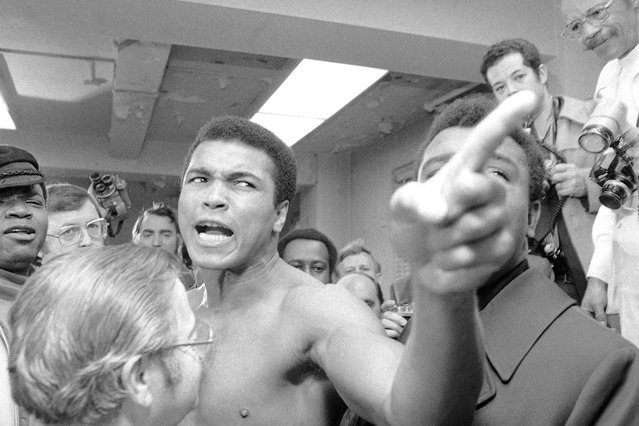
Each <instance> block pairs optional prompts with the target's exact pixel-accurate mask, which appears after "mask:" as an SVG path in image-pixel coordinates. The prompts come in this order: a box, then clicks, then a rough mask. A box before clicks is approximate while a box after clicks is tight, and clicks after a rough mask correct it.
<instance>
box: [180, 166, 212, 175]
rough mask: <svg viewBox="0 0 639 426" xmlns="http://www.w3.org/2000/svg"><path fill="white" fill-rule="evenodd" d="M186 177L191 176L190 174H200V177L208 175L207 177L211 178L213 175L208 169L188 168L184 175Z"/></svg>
mask: <svg viewBox="0 0 639 426" xmlns="http://www.w3.org/2000/svg"><path fill="white" fill-rule="evenodd" d="M184 174H185V175H189V174H198V175H206V176H210V175H211V173H210V172H209V170H208V169H207V168H206V167H192V168H188V169H186V173H184Z"/></svg>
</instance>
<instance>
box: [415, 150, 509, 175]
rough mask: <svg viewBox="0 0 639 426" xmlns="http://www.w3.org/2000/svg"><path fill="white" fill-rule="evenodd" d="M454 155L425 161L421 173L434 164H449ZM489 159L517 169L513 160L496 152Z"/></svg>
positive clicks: (444, 155) (437, 156)
mask: <svg viewBox="0 0 639 426" xmlns="http://www.w3.org/2000/svg"><path fill="white" fill-rule="evenodd" d="M453 155H454V154H452V153H448V154H441V155H436V156H434V157H431V158H429V159H428V160H426V161H424V163H423V164H422V166H421V167H420V169H419V171H420V172H421V171H422V170H424V169H425V168H426V167H427V166H430V165H432V164H445V163H447V162H448V160H450V159H451V157H452V156H453ZM489 159H492V160H499V161H503V162H505V163H508V164H510V165H512V166H513V167H517V163H515V161H513V159H511V158H509V157H505V156H503V155H501V154H498V153H496V152H493V154H492V155H491V156H490V157H489Z"/></svg>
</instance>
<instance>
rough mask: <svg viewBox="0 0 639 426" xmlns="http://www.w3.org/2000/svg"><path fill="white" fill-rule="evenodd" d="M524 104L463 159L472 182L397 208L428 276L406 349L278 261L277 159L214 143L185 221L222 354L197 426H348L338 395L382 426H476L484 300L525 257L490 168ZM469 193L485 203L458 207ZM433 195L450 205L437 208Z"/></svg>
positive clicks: (190, 175) (412, 194)
mask: <svg viewBox="0 0 639 426" xmlns="http://www.w3.org/2000/svg"><path fill="white" fill-rule="evenodd" d="M518 99H519V100H520V101H522V100H523V104H522V105H523V106H522V105H518V104H517V101H513V102H514V103H513V102H510V103H509V106H507V107H506V108H505V109H504V108H503V109H502V110H501V112H500V113H499V114H497V116H495V117H493V120H492V122H491V123H490V124H489V125H487V126H485V127H481V126H478V128H479V131H478V132H477V134H476V135H474V137H476V138H478V139H479V140H480V141H483V142H481V143H475V144H471V143H470V142H472V141H471V140H470V138H469V144H468V145H469V149H468V150H466V152H464V154H463V155H462V156H460V157H461V158H459V159H458V160H459V161H451V162H452V164H454V165H457V166H459V165H460V164H461V167H462V168H463V169H464V170H466V171H467V173H463V174H460V173H457V171H455V172H453V171H451V169H450V168H447V167H444V168H442V170H441V173H442V174H444V175H445V176H442V177H441V179H431V180H430V181H428V182H425V183H422V184H419V185H418V186H412V187H411V188H408V190H406V191H402V192H401V193H399V194H396V196H395V197H394V198H393V200H392V201H391V215H392V217H393V219H394V228H396V229H397V232H396V235H395V239H394V244H395V247H396V249H397V250H398V251H399V252H400V253H411V255H410V260H411V264H412V266H413V268H414V270H415V271H417V272H418V273H417V274H416V278H415V281H414V283H413V285H414V291H413V294H414V304H415V314H414V316H413V318H414V329H413V332H412V333H411V336H410V338H409V340H408V342H407V344H406V346H404V347H402V345H400V344H399V343H397V342H396V341H394V340H392V339H388V338H387V337H386V335H385V333H384V329H383V328H382V326H381V324H380V321H379V320H378V319H377V318H376V317H375V315H374V314H373V313H372V311H371V310H370V309H369V308H368V307H366V305H365V304H362V303H361V301H359V300H358V299H356V298H355V296H353V295H351V294H350V293H349V292H348V291H347V290H346V289H343V288H340V287H338V286H324V285H322V284H320V283H318V282H317V281H316V280H313V279H312V278H310V277H309V276H308V275H306V274H304V273H303V272H301V271H298V270H296V269H295V268H292V267H291V266H289V265H286V264H285V263H284V261H282V260H281V259H279V258H278V257H277V253H276V244H277V237H278V234H279V232H280V231H281V229H282V227H283V224H284V220H285V217H286V212H287V208H288V202H286V201H284V202H282V203H276V204H275V205H273V194H274V182H273V179H272V172H271V170H272V167H273V166H272V163H271V162H270V161H271V160H270V158H269V157H268V156H267V155H266V154H265V153H264V152H263V151H261V150H258V149H257V148H253V147H250V146H248V145H245V144H244V143H242V142H240V141H237V140H230V141H221V140H212V141H205V142H202V144H201V145H200V146H198V148H196V150H195V152H194V154H193V156H192V158H191V160H190V162H189V165H188V167H187V171H186V174H185V177H184V179H183V189H182V193H181V195H180V202H179V220H180V229H181V231H182V233H183V237H184V240H185V242H186V244H187V247H188V251H189V254H190V255H191V257H192V259H193V262H194V264H195V265H197V267H198V268H199V269H200V270H201V271H202V272H203V273H204V275H205V276H206V278H205V280H206V286H207V291H208V302H209V308H206V309H204V310H201V311H199V312H198V314H199V316H200V317H201V318H202V319H204V320H205V321H206V322H208V323H209V324H211V325H212V326H213V327H214V329H215V331H216V333H217V339H218V343H217V344H216V345H215V349H214V350H213V354H212V358H211V359H210V360H209V362H208V368H207V370H208V371H207V372H206V373H205V374H206V377H205V379H204V381H203V383H202V385H201V388H200V404H199V406H198V408H197V410H196V412H195V413H193V415H191V416H190V417H189V418H188V419H187V420H186V421H185V424H198V425H210V424H223V425H234V424H254V425H301V424H303V425H333V424H338V423H339V419H340V416H341V407H339V404H338V403H337V402H336V395H337V394H339V396H340V397H341V398H342V399H343V400H344V402H346V404H347V405H348V406H349V407H350V408H351V409H353V410H354V411H355V412H356V413H358V414H360V415H362V416H363V417H365V418H366V419H368V420H370V421H372V422H374V423H375V424H378V425H387V424H394V425H423V424H469V423H470V422H471V421H472V417H473V413H474V409H475V401H476V400H477V396H478V393H479V390H480V386H481V357H480V350H479V348H480V343H479V333H478V323H477V308H476V298H475V290H476V289H477V288H478V287H479V286H480V285H481V284H483V282H484V281H485V279H486V278H487V276H488V274H489V273H490V272H491V271H492V270H493V269H494V268H497V267H499V263H500V262H501V259H503V258H504V256H505V254H506V253H508V252H510V251H512V250H513V248H514V247H513V246H514V242H513V239H512V238H511V236H510V235H509V231H508V230H507V229H506V226H505V225H506V222H507V219H508V214H507V212H506V209H505V208H504V206H503V198H504V197H503V189H500V188H501V186H500V184H498V183H497V182H496V181H495V180H494V179H491V178H488V177H487V176H485V175H484V174H483V173H481V172H480V170H481V169H482V164H483V162H484V161H485V160H486V159H487V158H488V157H489V156H490V153H491V152H492V150H494V149H495V147H496V146H497V145H499V144H500V143H501V141H503V139H504V135H505V134H506V133H507V132H508V131H509V130H510V129H511V128H514V127H515V126H519V125H520V124H521V121H522V120H523V119H524V117H525V116H526V115H528V114H529V112H528V111H529V110H530V108H531V107H532V102H531V100H530V99H528V98H526V99H523V98H522V97H519V98H518ZM509 108H510V109H509ZM522 109H523V110H524V111H523V113H524V114H522ZM513 111H514V112H513ZM505 112H508V114H505ZM504 120H505V121H506V122H508V123H509V126H504V125H503V124H502V121H504ZM470 145H473V146H472V147H471V146H470ZM478 146H480V147H479V148H478ZM484 151H486V152H484ZM469 158H470V159H469ZM457 175H460V176H462V177H463V179H461V181H460V180H459V179H457V178H455V176H457ZM469 181H470V182H472V185H471V186H472V188H473V194H472V195H461V196H459V195H454V196H453V195H452V194H457V191H456V186H458V185H462V186H463V187H466V185H468V182H469ZM443 182H445V185H443ZM424 192H427V193H429V194H430V195H434V194H435V195H434V196H433V197H431V200H432V199H434V198H438V200H439V201H441V203H439V205H437V206H436V207H435V208H434V209H431V208H430V207H428V206H425V205H423V204H422V203H420V202H419V200H420V199H422V198H423V196H424ZM500 192H501V195H499V193H500ZM464 194H466V192H464ZM495 194H497V195H495ZM429 235H430V236H432V235H436V236H437V237H438V238H436V239H431V238H429ZM465 235H468V236H465ZM424 241H434V243H433V244H430V245H428V246H427V247H422V245H423V242H424ZM415 247H420V250H417V251H415V250H413V249H414V248H415ZM477 272H480V273H477ZM458 273H459V275H458ZM460 277H463V278H464V279H463V280H460V279H459V278H460ZM435 343H436V344H435ZM424 401H428V403H424Z"/></svg>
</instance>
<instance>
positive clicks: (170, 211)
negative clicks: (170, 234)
mask: <svg viewBox="0 0 639 426" xmlns="http://www.w3.org/2000/svg"><path fill="white" fill-rule="evenodd" d="M150 214H152V215H155V216H160V217H168V218H169V220H170V221H171V223H172V224H173V225H175V232H177V233H178V234H179V233H180V226H179V225H178V218H177V212H176V211H175V209H174V208H173V207H171V206H167V205H166V204H164V203H163V202H157V201H155V202H153V205H152V206H151V207H149V208H148V209H146V210H144V211H143V212H142V213H140V214H139V215H138V218H137V219H136V220H135V224H133V229H132V230H131V234H132V237H133V238H136V237H137V236H138V235H140V226H142V221H143V220H144V218H145V217H147V216H148V215H150Z"/></svg>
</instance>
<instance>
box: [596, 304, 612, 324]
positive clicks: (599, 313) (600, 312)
mask: <svg viewBox="0 0 639 426" xmlns="http://www.w3.org/2000/svg"><path fill="white" fill-rule="evenodd" d="M593 315H594V317H595V320H597V322H598V323H600V324H602V325H608V321H607V318H606V311H605V310H604V308H603V306H601V305H595V306H593Z"/></svg>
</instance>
